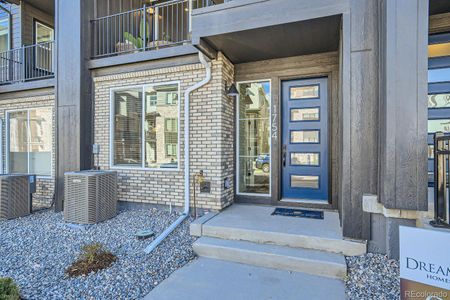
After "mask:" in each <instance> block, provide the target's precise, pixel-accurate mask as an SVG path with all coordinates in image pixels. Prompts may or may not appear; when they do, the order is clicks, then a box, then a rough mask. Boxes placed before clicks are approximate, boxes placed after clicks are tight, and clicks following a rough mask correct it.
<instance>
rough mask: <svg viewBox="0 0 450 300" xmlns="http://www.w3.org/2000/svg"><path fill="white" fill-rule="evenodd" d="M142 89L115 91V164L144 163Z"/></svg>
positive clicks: (134, 164) (132, 164)
mask: <svg viewBox="0 0 450 300" xmlns="http://www.w3.org/2000/svg"><path fill="white" fill-rule="evenodd" d="M141 118H142V89H140V88H136V89H129V90H123V91H117V92H114V125H113V126H114V165H125V166H140V165H141V164H142V147H141V136H142V122H141V120H142V119H141Z"/></svg>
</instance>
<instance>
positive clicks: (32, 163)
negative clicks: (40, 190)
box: [8, 107, 53, 176]
mask: <svg viewBox="0 0 450 300" xmlns="http://www.w3.org/2000/svg"><path fill="white" fill-rule="evenodd" d="M8 128H9V136H8V141H9V142H8V148H9V149H8V162H9V172H10V173H29V174H36V175H41V176H50V175H51V172H52V145H53V138H52V133H53V113H52V109H51V108H48V107H47V108H36V109H30V110H25V111H16V112H11V113H9V114H8Z"/></svg>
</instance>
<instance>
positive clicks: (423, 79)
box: [369, 0, 428, 258]
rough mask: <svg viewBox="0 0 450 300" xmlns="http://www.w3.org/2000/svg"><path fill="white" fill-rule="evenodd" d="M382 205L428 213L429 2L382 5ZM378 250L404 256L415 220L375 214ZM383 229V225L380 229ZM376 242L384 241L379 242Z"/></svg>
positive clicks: (374, 246) (388, 0) (374, 244)
mask: <svg viewBox="0 0 450 300" xmlns="http://www.w3.org/2000/svg"><path fill="white" fill-rule="evenodd" d="M380 13H381V20H382V21H381V27H380V42H381V43H380V45H381V49H380V51H381V53H380V54H381V55H380V119H379V121H380V122H379V123H380V129H379V135H380V139H379V144H380V157H379V188H378V201H379V202H380V203H381V204H382V205H383V206H384V208H386V209H394V210H407V211H423V210H427V206H428V202H427V187H428V185H427V100H426V99H427V59H428V55H427V45H428V1H423V0H384V1H381V12H380ZM371 220H372V221H371V222H372V229H371V235H372V245H371V244H369V249H370V248H371V247H372V250H377V249H381V250H382V248H383V247H385V250H384V251H383V250H382V252H386V253H387V254H388V255H389V256H390V257H393V258H397V257H398V254H399V248H398V247H399V240H398V228H399V226H400V225H406V226H415V225H416V220H415V219H413V218H411V219H407V218H402V219H400V218H392V217H390V216H388V215H385V214H384V213H383V214H372V219H371ZM377 224H378V225H377ZM376 236H381V239H380V240H378V241H377V239H376V238H375V237H376Z"/></svg>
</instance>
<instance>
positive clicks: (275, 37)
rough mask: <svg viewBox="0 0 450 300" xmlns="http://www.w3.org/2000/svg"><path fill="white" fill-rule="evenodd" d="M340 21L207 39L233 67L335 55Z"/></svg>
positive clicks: (324, 20) (303, 23)
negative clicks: (234, 65)
mask: <svg viewBox="0 0 450 300" xmlns="http://www.w3.org/2000/svg"><path fill="white" fill-rule="evenodd" d="M340 20H341V17H340V16H338V15H336V16H330V17H324V18H317V19H311V20H307V21H301V22H295V23H288V24H282V25H275V26H269V27H263V28H258V29H251V30H245V31H239V32H232V33H226V34H221V35H217V36H209V37H204V38H203V39H204V40H205V41H206V42H207V43H208V44H209V45H210V46H211V47H212V48H214V49H215V50H217V51H222V52H223V53H224V54H225V55H226V56H227V57H228V58H229V59H230V60H231V61H232V62H233V63H235V64H237V63H244V62H252V61H259V60H265V59H272V58H283V57H290V56H297V55H307V54H314V53H322V52H329V51H336V50H338V47H339V24H340Z"/></svg>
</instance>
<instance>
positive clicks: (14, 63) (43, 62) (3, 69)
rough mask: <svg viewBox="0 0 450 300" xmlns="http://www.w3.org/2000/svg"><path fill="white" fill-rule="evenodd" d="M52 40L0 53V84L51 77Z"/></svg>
mask: <svg viewBox="0 0 450 300" xmlns="http://www.w3.org/2000/svg"><path fill="white" fill-rule="evenodd" d="M54 45H55V43H54V41H50V42H44V43H39V44H35V45H29V46H23V47H21V48H16V49H12V50H8V51H6V52H2V53H0V85H6V84H13V83H20V82H27V81H33V80H39V79H48V78H53V77H54V75H55V72H54V63H53V53H54V52H53V50H54Z"/></svg>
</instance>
